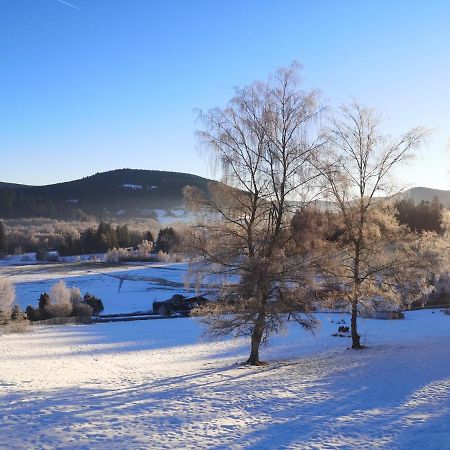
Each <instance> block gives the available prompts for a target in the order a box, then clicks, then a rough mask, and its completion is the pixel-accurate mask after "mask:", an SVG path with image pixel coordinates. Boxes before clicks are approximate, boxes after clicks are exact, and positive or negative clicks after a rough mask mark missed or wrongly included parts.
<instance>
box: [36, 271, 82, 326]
mask: <svg viewBox="0 0 450 450" xmlns="http://www.w3.org/2000/svg"><path fill="white" fill-rule="evenodd" d="M78 291H79V290H78ZM74 292H75V294H74V295H76V294H77V292H76V291H74ZM71 297H72V289H70V288H68V287H67V286H66V283H65V282H64V281H63V280H61V281H59V282H58V283H56V284H54V285H53V286H52V288H51V289H50V294H49V298H50V303H49V304H47V305H45V306H44V308H43V309H44V310H45V313H46V315H47V316H48V318H53V317H68V316H70V315H71V313H72V302H71Z"/></svg>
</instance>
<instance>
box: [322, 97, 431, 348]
mask: <svg viewBox="0 0 450 450" xmlns="http://www.w3.org/2000/svg"><path fill="white" fill-rule="evenodd" d="M380 128H381V121H380V118H379V117H378V116H377V115H376V114H375V113H374V111H373V110H371V109H368V108H365V107H362V106H361V105H359V104H357V103H353V104H352V105H350V106H344V107H342V108H341V109H340V111H339V114H338V115H337V116H334V117H332V118H331V120H330V125H329V127H328V128H327V129H326V131H325V139H326V140H327V152H323V153H322V155H321V158H319V159H318V161H317V167H318V168H319V170H320V171H321V173H322V175H323V178H324V181H325V183H324V184H325V186H326V189H327V192H328V195H329V197H330V198H331V199H332V200H333V201H334V202H335V203H336V204H337V208H338V211H339V213H338V214H332V215H330V218H331V220H332V221H333V222H334V224H333V226H334V227H335V230H334V236H335V238H334V242H333V243H332V244H330V248H329V249H328V254H329V258H327V259H325V260H324V265H323V277H324V280H326V285H327V289H326V292H327V293H328V295H329V297H330V298H334V299H336V298H339V299H341V300H342V299H344V300H345V299H346V300H347V301H348V302H349V303H350V304H351V309H352V339H353V348H361V343H360V336H359V334H358V332H357V316H358V313H359V311H360V309H361V308H363V307H364V308H370V307H374V306H376V305H377V304H378V306H381V307H386V305H387V304H391V305H392V304H396V305H400V304H401V303H402V302H404V301H406V300H407V299H409V300H412V299H414V298H417V296H419V295H421V294H423V293H424V292H425V291H426V289H427V286H428V276H429V274H430V271H431V270H432V268H433V264H436V258H437V254H436V253H435V252H433V251H432V250H431V248H432V245H431V238H430V235H426V236H425V235H423V236H421V237H420V238H419V236H417V235H416V234H415V233H411V232H410V230H409V229H407V227H406V226H401V225H399V223H398V222H397V220H396V218H395V215H394V213H395V211H394V210H393V208H391V207H390V205H389V204H386V202H383V201H382V200H381V199H380V198H377V195H380V194H383V193H384V194H386V193H390V192H391V191H392V186H393V185H392V182H391V181H390V179H389V176H390V174H391V173H392V170H393V168H394V167H395V166H397V165H398V164H400V163H402V162H403V161H404V160H406V159H407V158H409V157H411V156H412V154H413V152H414V150H415V149H417V148H418V147H419V146H420V145H421V144H422V142H423V141H424V139H425V138H426V137H427V135H428V134H429V131H428V130H427V129H425V128H422V127H417V128H414V129H412V130H410V131H408V132H407V133H406V134H404V135H403V136H401V137H400V138H398V139H397V140H394V139H392V138H390V137H388V136H386V135H384V134H382V132H381V129H380ZM406 297H407V298H406Z"/></svg>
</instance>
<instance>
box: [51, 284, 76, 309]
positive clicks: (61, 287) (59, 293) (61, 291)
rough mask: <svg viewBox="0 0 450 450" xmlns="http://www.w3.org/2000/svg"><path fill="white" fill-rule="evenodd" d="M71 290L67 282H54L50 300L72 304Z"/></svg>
mask: <svg viewBox="0 0 450 450" xmlns="http://www.w3.org/2000/svg"><path fill="white" fill-rule="evenodd" d="M71 295H72V294H71V290H70V288H68V287H67V286H66V283H65V282H64V281H63V280H61V281H58V283H56V284H54V285H53V286H52V287H51V289H50V295H49V297H50V301H51V302H52V303H56V304H64V303H68V304H70V299H71Z"/></svg>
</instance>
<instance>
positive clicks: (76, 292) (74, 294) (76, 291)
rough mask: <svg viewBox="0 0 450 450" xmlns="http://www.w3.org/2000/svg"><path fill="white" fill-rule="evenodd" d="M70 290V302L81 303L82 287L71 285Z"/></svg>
mask: <svg viewBox="0 0 450 450" xmlns="http://www.w3.org/2000/svg"><path fill="white" fill-rule="evenodd" d="M69 291H70V303H72V305H76V304H77V303H80V302H81V301H82V300H83V297H82V295H81V291H80V288H77V287H71V288H69Z"/></svg>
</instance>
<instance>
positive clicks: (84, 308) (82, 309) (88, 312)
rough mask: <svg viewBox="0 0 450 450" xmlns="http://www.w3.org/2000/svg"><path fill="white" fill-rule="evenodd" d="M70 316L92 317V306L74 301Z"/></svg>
mask: <svg viewBox="0 0 450 450" xmlns="http://www.w3.org/2000/svg"><path fill="white" fill-rule="evenodd" d="M72 316H74V317H92V308H91V307H90V306H89V305H88V304H86V303H76V304H75V305H73V306H72Z"/></svg>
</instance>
